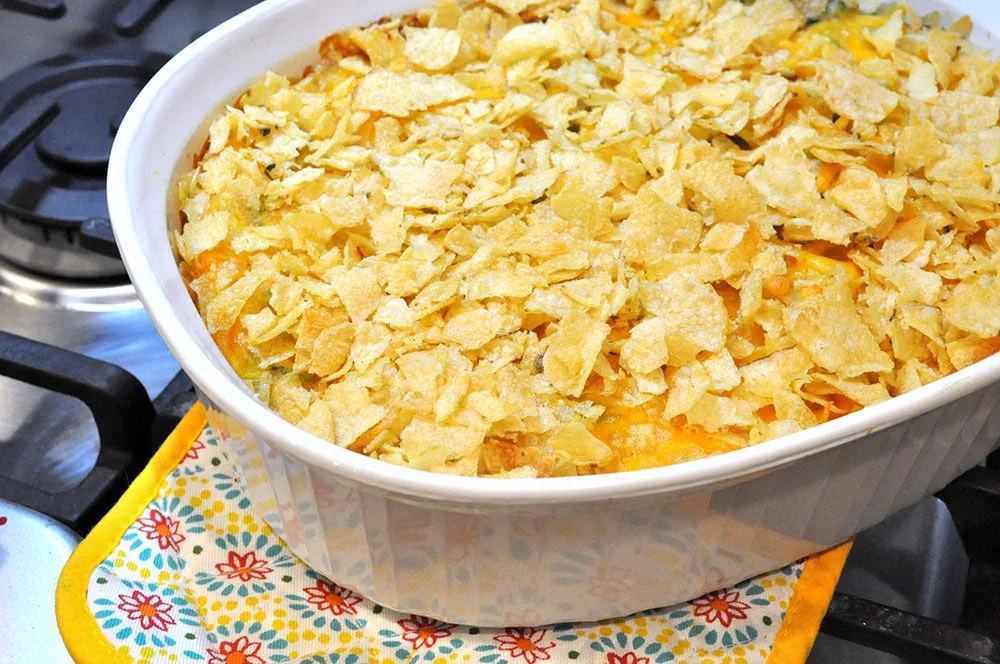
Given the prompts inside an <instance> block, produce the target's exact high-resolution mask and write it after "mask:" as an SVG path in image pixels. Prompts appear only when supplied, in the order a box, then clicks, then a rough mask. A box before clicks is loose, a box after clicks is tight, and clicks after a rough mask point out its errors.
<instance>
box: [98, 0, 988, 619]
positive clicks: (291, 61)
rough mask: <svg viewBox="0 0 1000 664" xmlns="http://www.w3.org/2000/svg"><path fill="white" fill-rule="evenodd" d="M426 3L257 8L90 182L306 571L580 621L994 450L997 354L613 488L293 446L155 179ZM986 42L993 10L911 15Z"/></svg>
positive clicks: (710, 576) (326, 0) (823, 532)
mask: <svg viewBox="0 0 1000 664" xmlns="http://www.w3.org/2000/svg"><path fill="white" fill-rule="evenodd" d="M425 2H426V0H385V1H382V2H378V1H372V2H365V3H361V2H355V1H354V0H269V1H268V2H264V3H261V4H260V5H257V6H256V7H254V8H253V9H251V10H249V11H247V12H245V13H243V14H241V15H239V16H237V17H236V18H234V19H232V20H231V21H229V22H227V23H226V24H224V25H222V26H221V27H219V28H217V29H215V30H213V31H211V32H210V33H208V34H206V35H205V36H203V37H202V38H200V39H199V40H197V41H196V42H195V43H193V44H192V45H191V46H189V47H188V48H186V49H185V50H184V51H183V52H181V53H180V54H179V55H178V56H177V57H175V58H174V59H173V60H171V61H170V62H169V63H168V64H167V65H166V66H165V67H164V68H163V70H162V71H160V72H159V73H158V74H157V75H156V76H155V78H154V79H153V80H152V81H151V82H150V83H149V85H148V86H147V87H146V89H145V90H143V91H142V94H140V95H139V97H138V99H137V100H136V101H135V103H134V105H133V106H132V108H131V110H130V111H129V112H128V115H127V116H126V117H125V119H124V121H123V122H122V124H121V128H120V129H119V131H118V136H117V139H116V141H115V144H114V150H113V151H112V155H111V162H110V166H109V169H108V198H109V204H110V210H111V218H112V221H113V222H114V229H115V235H116V237H117V240H118V243H119V245H120V247H121V252H122V256H123V259H124V261H125V264H126V266H127V268H128V272H129V275H130V276H131V278H132V282H133V283H134V284H135V287H136V289H137V291H138V293H139V295H140V297H141V298H142V300H143V302H144V303H145V305H146V309H147V311H148V312H149V315H150V316H151V317H152V319H153V322H154V323H155V324H156V326H157V328H158V329H159V331H160V333H161V334H162V336H163V338H164V340H165V341H166V343H167V345H168V346H169V347H170V348H171V350H172V351H173V353H174V354H175V355H176V356H177V359H178V360H179V361H180V363H181V365H182V366H183V367H184V369H185V370H186V371H187V373H188V375H190V377H191V378H192V380H193V381H194V383H195V384H196V385H197V387H198V390H199V394H200V396H201V398H202V399H203V401H204V402H205V404H206V406H207V407H208V409H209V413H210V421H211V423H212V425H213V426H214V428H215V431H216V433H217V434H218V435H219V436H220V437H221V438H222V439H224V440H226V441H228V445H229V449H230V451H231V454H232V456H233V457H234V458H235V459H236V461H237V462H238V464H237V465H238V467H239V469H240V472H241V473H242V480H243V482H244V483H245V485H246V488H247V489H248V491H249V495H250V498H251V500H252V502H253V505H254V507H255V509H256V510H258V511H259V512H260V514H261V515H262V516H263V517H264V518H265V519H266V520H267V522H268V523H269V524H271V526H273V528H274V529H275V531H277V532H278V533H279V534H280V535H281V536H282V537H283V538H284V539H285V540H286V541H287V543H288V545H289V546H290V547H291V549H292V550H293V551H294V552H295V553H296V554H297V555H299V556H300V557H301V558H302V559H303V560H305V561H306V562H307V563H308V564H310V565H311V566H313V567H314V568H315V569H316V570H317V571H319V572H321V573H322V574H324V575H326V576H328V577H329V578H331V579H332V580H334V581H336V582H337V583H340V584H342V585H344V586H347V587H349V588H352V589H354V590H356V591H358V592H360V593H361V594H363V595H365V596H367V597H369V598H372V599H374V600H376V601H378V602H379V603H381V604H384V605H386V606H389V607H392V608H394V609H398V610H401V611H407V612H413V613H421V614H426V615H430V616H434V617H438V618H441V619H444V620H448V621H453V622H462V623H470V624H477V625H509V624H543V623H549V622H555V621H563V620H596V619H602V618H608V617H612V616H620V615H624V614H628V613H631V612H634V611H638V610H641V609H648V608H651V607H657V606H662V605H667V604H670V603H673V602H678V601H682V600H686V599H689V598H692V597H695V596H697V595H699V594H701V593H703V592H705V591H708V590H711V589H715V588H719V587H722V586H725V585H728V584H731V583H734V582H736V581H739V580H741V579H744V578H746V577H749V576H752V575H755V574H758V573H760V572H764V571H767V570H771V569H773V568H777V567H780V566H783V565H785V564H787V563H789V562H792V561H794V560H796V559H798V558H801V557H803V556H806V555H808V554H810V553H813V552H815V551H818V550H821V549H823V548H826V547H828V546H831V545H833V544H837V543H838V542H841V541H843V540H845V539H847V538H849V537H850V536H851V535H852V534H854V533H856V532H858V531H859V530H861V529H863V528H865V527H867V526H869V525H871V524H874V523H876V522H878V521H880V520H882V519H884V518H885V517H886V516H888V515H889V514H891V513H893V512H894V511H896V510H898V509H900V508H902V507H904V506H906V505H909V504H911V503H913V502H915V501H916V500H918V499H919V498H920V497H922V496H924V495H926V494H928V493H931V492H933V491H935V490H937V489H939V488H941V487H943V486H944V485H945V484H946V483H948V482H949V481H950V480H951V479H952V478H954V477H955V476H957V475H958V474H959V473H961V472H962V471H964V470H965V469H967V468H969V467H971V466H972V465H974V464H975V463H977V462H978V461H979V460H980V459H982V458H983V457H984V456H985V455H986V454H987V453H988V452H989V451H990V450H991V449H993V447H994V445H995V443H996V441H997V438H998V436H1000V409H998V408H995V404H996V402H997V400H998V398H1000V383H998V382H997V381H998V379H1000V354H998V355H995V356H993V357H990V358H988V359H986V360H983V361H982V362H979V363H978V364H976V365H974V366H971V367H968V368H966V369H964V370H962V371H959V372H958V373H955V374H954V375H951V376H948V377H946V378H944V379H941V380H939V381H937V382H935V383H933V384H931V385H928V386H925V387H923V388H921V389H918V390H916V391H914V392H911V393H909V394H906V395H903V396H900V397H897V398H895V399H892V400H891V401H888V402H886V403H883V404H880V405H878V406H875V407H872V408H868V409H865V410H863V411H861V412H858V413H855V414H852V415H849V416H847V417H844V418H841V419H838V420H834V421H832V422H829V423H827V424H823V425H822V426H818V427H815V428H813V429H810V430H807V431H802V432H799V433H796V434H794V435H791V436H787V437H784V438H781V439H778V440H774V441H770V442H767V443H764V444H761V445H758V446H755V447H750V448H748V449H744V450H741V451H737V452H731V453H728V454H724V455H721V456H716V457H713V458H708V459H702V460H699V461H693V462H689V463H683V464H679V465H674V466H670V467H666V468H658V469H653V470H644V471H638V472H632V473H622V474H616V475H604V476H592V477H576V478H556V479H532V480H504V481H499V480H489V479H482V478H457V477H449V476H443V475H435V474H431V473H426V472H421V471H417V470H411V469H407V468H399V467H396V466H392V465H390V464H386V463H382V462H379V461H375V460H372V459H369V458H367V457H364V456H362V455H359V454H355V453H353V452H350V451H347V450H344V449H341V448H339V447H337V446H335V445H331V444H330V443H327V442H325V441H323V440H320V439H318V438H315V437H313V436H311V435H310V434H307V433H305V432H303V431H301V430H299V429H297V428H295V427H294V426H292V425H291V424H289V423H288V422H285V421H284V420H282V419H281V418H280V417H278V416H277V415H275V414H274V413H272V412H271V411H270V410H268V408H266V407H265V406H264V405H263V404H261V403H260V402H259V401H257V400H256V399H255V398H254V397H253V396H252V395H251V394H250V393H249V392H248V390H247V389H246V388H245V387H244V386H243V384H242V382H241V381H240V380H239V379H238V378H237V377H236V375H235V374H234V373H233V372H232V371H231V369H230V368H229V366H228V365H227V364H226V362H225V360H224V359H223V357H222V355H221V354H220V353H219V351H218V350H217V348H216V346H215V345H214V343H213V342H212V339H211V337H210V336H209V334H208V332H207V331H206V329H205V327H204V325H203V324H202V321H201V319H200V317H199V315H198V312H197V311H196V310H195V307H194V306H193V304H192V302H191V300H190V298H189V297H188V294H187V291H186V290H185V287H184V284H183V282H182V281H181V277H180V275H179V274H178V270H177V267H176V265H175V263H174V257H173V254H172V252H171V249H170V244H169V242H168V229H171V228H176V226H177V224H178V216H177V214H176V211H175V202H174V195H173V184H172V181H173V179H174V177H175V174H176V173H177V172H178V171H179V170H183V169H187V168H189V167H190V164H191V160H192V156H193V155H194V154H195V153H196V152H197V151H198V148H199V147H200V146H201V144H202V142H203V140H204V137H205V136H206V135H207V125H208V121H209V119H210V118H211V117H212V116H213V115H214V114H215V113H216V112H217V111H218V110H219V109H220V108H221V107H222V105H224V104H225V103H227V102H231V101H232V100H233V99H234V98H235V97H237V96H238V95H239V93H240V92H241V91H243V90H244V89H246V87H247V85H248V83H249V82H250V81H252V80H254V79H256V78H257V77H259V76H260V75H261V74H263V72H264V71H266V70H267V69H274V70H276V71H280V72H283V73H298V72H301V69H302V67H303V66H304V65H306V64H307V63H308V62H309V61H310V60H312V59H314V57H315V56H314V54H315V52H316V45H317V44H318V42H319V40H320V39H321V38H323V37H324V36H326V35H327V34H329V33H332V32H335V31H338V30H341V29H344V28H348V27H353V26H356V25H360V24H364V23H367V22H369V21H371V20H374V19H377V18H379V17H381V16H383V15H386V14H394V13H399V12H403V11H409V10H413V9H416V8H418V7H420V6H421V5H423V4H425ZM913 5H914V7H915V8H916V9H917V10H918V11H932V10H943V11H944V14H945V15H946V16H951V17H952V18H954V17H956V16H958V15H961V14H962V13H968V14H970V15H971V16H972V17H973V18H974V19H975V21H976V24H977V29H976V32H975V33H974V38H975V39H976V40H977V41H978V42H979V43H982V44H985V45H987V46H989V45H991V40H992V37H991V36H990V34H991V33H992V34H1000V13H998V12H997V11H996V8H995V5H994V3H993V0H924V1H920V0H914V2H913Z"/></svg>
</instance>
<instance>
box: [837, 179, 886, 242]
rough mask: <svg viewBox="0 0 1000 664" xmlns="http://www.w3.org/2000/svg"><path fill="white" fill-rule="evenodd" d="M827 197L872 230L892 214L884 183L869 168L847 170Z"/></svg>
mask: <svg viewBox="0 0 1000 664" xmlns="http://www.w3.org/2000/svg"><path fill="white" fill-rule="evenodd" d="M826 197H827V199H829V200H830V201H833V202H834V203H835V204H836V205H837V206H838V207H840V209H842V210H844V211H845V212H850V213H851V214H852V215H854V216H855V217H856V218H857V219H859V220H860V221H861V222H862V223H863V224H864V225H865V226H867V227H868V228H872V229H874V228H877V227H878V226H879V225H880V224H882V222H883V221H885V219H886V216H887V215H888V214H889V212H890V210H889V204H888V202H887V200H886V196H885V190H884V189H883V188H882V183H881V182H880V181H879V178H878V176H877V175H875V174H874V173H872V172H871V171H869V170H868V169H867V168H860V167H856V166H851V167H848V168H845V169H844V170H843V171H841V173H840V177H838V178H837V182H836V184H834V186H833V187H832V188H831V189H830V190H829V191H828V192H827V194H826Z"/></svg>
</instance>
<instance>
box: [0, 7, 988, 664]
mask: <svg viewBox="0 0 1000 664" xmlns="http://www.w3.org/2000/svg"><path fill="white" fill-rule="evenodd" d="M253 4H256V3H255V2H252V1H250V0H213V1H212V2H204V1H202V0H173V1H172V2H171V1H170V0H74V1H73V2H66V3H64V2H62V1H61V0H0V526H3V527H0V588H5V589H7V588H14V587H16V588H17V589H18V590H17V592H16V593H11V592H8V590H4V592H3V593H0V644H2V645H0V664H7V663H8V662H17V663H18V664H20V663H21V662H25V661H40V662H45V663H46V664H49V663H50V662H52V663H55V662H68V661H70V660H69V657H68V655H67V654H66V653H65V650H64V649H63V648H61V645H60V644H61V641H60V639H59V638H58V633H57V631H56V629H55V621H54V612H53V610H52V601H51V599H50V598H51V597H52V596H53V593H54V588H55V580H56V578H57V577H58V574H59V571H60V569H61V567H62V564H63V562H64V561H65V559H66V557H67V556H68V555H69V553H70V551H71V550H72V549H73V547H74V546H75V544H76V542H77V541H78V535H84V534H86V532H87V531H88V530H89V528H90V527H91V526H92V525H93V524H94V523H95V522H96V521H97V520H98V519H100V517H101V516H103V514H104V513H105V512H106V511H107V509H108V508H109V507H110V506H111V505H112V504H113V503H114V502H115V501H116V500H117V499H118V497H119V496H120V494H121V492H122V490H123V489H124V487H125V486H126V485H127V483H128V481H129V480H130V478H132V477H134V476H135V474H136V473H137V472H138V471H139V470H140V469H141V468H142V466H143V465H144V464H145V462H146V461H147V460H148V458H149V457H150V455H151V454H152V452H153V451H154V450H155V448H156V446H157V445H158V444H159V442H161V441H162V440H163V439H164V438H165V437H166V435H167V433H169V431H170V430H171V429H172V428H173V426H174V425H175V424H176V422H177V421H178V420H179V419H180V417H181V416H182V415H183V414H184V412H186V410H187V408H189V407H190V404H191V403H192V402H193V400H194V393H193V390H192V388H191V384H190V382H188V380H187V378H186V377H185V376H184V374H183V373H182V372H180V371H179V367H178V366H177V364H176V363H175V361H174V360H173V358H172V357H171V356H170V354H169V352H168V351H167V349H166V348H165V346H164V345H163V343H162V341H161V340H160V338H159V336H158V335H157V334H156V332H155V330H154V329H153V327H152V324H151V323H150V321H149V319H148V318H147V317H146V315H145V313H144V311H143V309H142V307H141V304H140V302H139V301H138V299H137V297H136V295H135V292H134V290H133V289H132V287H131V286H130V285H129V283H128V279H127V276H126V275H125V271H124V267H123V265H122V263H121V261H120V260H119V259H118V257H117V250H116V248H115V246H114V242H113V238H112V236H111V233H110V228H109V226H108V223H107V204H106V201H105V189H104V186H105V183H104V178H105V174H106V169H107V157H108V152H109V150H110V147H111V143H112V141H113V140H114V136H115V132H116V131H117V128H118V123H119V122H120V121H121V118H122V116H123V114H124V113H125V110H126V109H127V108H128V105H129V104H130V102H131V100H132V99H133V98H134V96H135V95H136V94H137V92H138V91H139V89H141V87H142V85H143V84H144V83H145V82H146V81H147V80H148V79H149V78H150V77H151V76H152V75H153V73H155V71H156V70H157V69H158V68H159V67H160V66H162V64H163V63H164V62H166V60H167V59H168V58H169V57H170V56H171V55H172V54H174V53H176V52H178V51H179V50H180V49H182V48H183V47H184V46H185V45H187V44H188V43H189V42H190V41H192V40H193V39H195V38H196V37H197V36H198V35H200V34H202V33H203V32H205V31H206V30H208V29H210V28H211V27H213V26H215V25H216V24H218V23H220V22H221V21H223V20H225V19H226V18H228V17H230V16H232V15H234V14H236V13H238V12H239V11H241V10H243V9H246V8H247V7H249V6H251V5H253ZM940 495H941V499H938V498H928V499H926V500H924V501H922V502H921V503H919V504H918V505H916V506H915V507H913V508H911V509H909V510H906V511H904V512H902V513H900V514H898V515H896V516H894V517H892V518H891V519H888V520H887V521H886V522H884V523H882V524H880V525H878V526H876V527H875V528H873V529H871V530H869V531H867V532H866V533H863V534H861V535H860V536H859V537H858V540H857V544H856V545H855V547H854V550H853V552H852V554H851V557H850V558H849V560H848V565H847V568H846V569H845V572H844V576H843V578H842V581H841V584H840V586H839V587H838V593H837V595H836V596H835V598H834V601H833V603H832V605H831V609H830V612H829V614H828V616H827V619H826V620H825V621H824V624H823V627H822V630H821V631H822V633H821V635H820V638H819V640H818V641H817V644H816V647H815V649H814V651H813V654H812V656H811V658H810V663H811V664H822V663H825V662H879V663H881V662H885V663H887V664H888V663H890V662H975V663H980V664H982V663H986V662H1000V599H997V598H998V597H1000V594H998V592H997V591H998V590H1000V537H998V535H997V533H998V532H1000V531H998V530H997V528H996V526H995V524H996V523H998V522H1000V470H994V469H992V468H987V467H985V466H984V467H982V468H976V469H974V470H973V471H972V472H970V473H969V474H967V475H966V476H964V477H963V478H960V479H959V480H958V481H956V482H955V483H953V484H952V485H951V486H949V487H948V488H947V489H945V490H944V491H943V492H942V493H941V494H940ZM43 514H44V515H48V516H44V515H43ZM14 519H16V520H18V521H19V522H20V523H21V524H22V525H23V527H24V528H29V527H32V526H33V527H34V529H32V530H30V531H29V530H23V529H22V530H21V531H20V532H21V533H25V532H30V533H32V536H31V537H24V536H23V535H22V536H19V538H18V540H17V541H16V542H12V541H11V540H5V533H7V532H11V527H12V526H13V525H14V523H13V520H14ZM7 520H9V522H7ZM60 524H64V525H60ZM66 526H68V527H69V528H67V527H66ZM71 529H72V530H71ZM73 531H75V533H74V532H73ZM15 581H16V583H15ZM875 649H877V650H875ZM878 651H884V652H878ZM886 653H892V654H886Z"/></svg>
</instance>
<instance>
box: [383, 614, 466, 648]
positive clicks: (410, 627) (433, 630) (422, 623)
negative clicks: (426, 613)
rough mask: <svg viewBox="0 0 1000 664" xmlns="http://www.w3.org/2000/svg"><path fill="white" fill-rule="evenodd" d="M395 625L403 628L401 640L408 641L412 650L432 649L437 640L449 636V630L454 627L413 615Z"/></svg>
mask: <svg viewBox="0 0 1000 664" xmlns="http://www.w3.org/2000/svg"><path fill="white" fill-rule="evenodd" d="M396 624H398V625H399V626H400V627H402V628H403V640H404V641H409V642H410V643H411V644H412V645H413V649H414V650H419V649H420V648H433V647H434V644H435V643H437V640H438V639H444V638H447V637H449V636H451V629H449V628H451V627H454V625H449V624H448V623H443V622H441V621H440V620H434V619H433V618H424V617H423V616H413V615H411V616H410V617H409V618H404V619H402V620H397V621H396Z"/></svg>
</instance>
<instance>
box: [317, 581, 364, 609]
mask: <svg viewBox="0 0 1000 664" xmlns="http://www.w3.org/2000/svg"><path fill="white" fill-rule="evenodd" d="M303 590H304V592H305V594H306V595H308V596H309V597H308V598H306V602H308V603H309V604H313V605H315V606H316V608H317V609H319V610H320V611H329V612H330V613H332V614H333V615H335V616H342V615H344V614H348V615H352V616H356V615H358V610H357V609H355V608H354V607H355V606H357V605H358V604H360V603H361V598H360V597H358V596H357V595H355V594H354V593H352V592H351V591H350V590H347V589H346V588H341V587H340V586H337V585H334V584H332V583H329V582H327V581H324V580H323V579H316V585H315V586H311V587H309V588H304V589H303Z"/></svg>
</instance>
